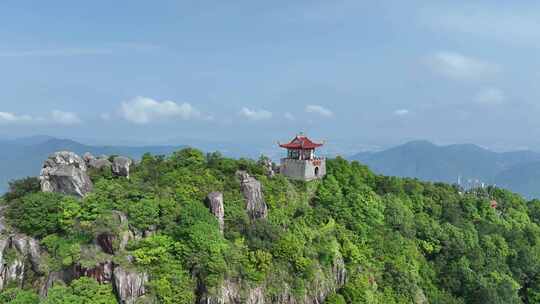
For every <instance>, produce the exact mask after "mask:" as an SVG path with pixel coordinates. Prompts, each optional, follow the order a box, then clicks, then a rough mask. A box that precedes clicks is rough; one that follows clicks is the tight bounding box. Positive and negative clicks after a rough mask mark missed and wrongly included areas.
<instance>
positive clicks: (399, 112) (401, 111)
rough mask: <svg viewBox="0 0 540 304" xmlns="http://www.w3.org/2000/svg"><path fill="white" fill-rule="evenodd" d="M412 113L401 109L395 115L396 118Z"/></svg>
mask: <svg viewBox="0 0 540 304" xmlns="http://www.w3.org/2000/svg"><path fill="white" fill-rule="evenodd" d="M410 113H411V112H410V111H409V110H407V109H399V110H395V111H394V115H396V116H406V115H409V114H410Z"/></svg>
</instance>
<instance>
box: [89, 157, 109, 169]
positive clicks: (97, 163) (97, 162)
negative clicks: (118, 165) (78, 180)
mask: <svg viewBox="0 0 540 304" xmlns="http://www.w3.org/2000/svg"><path fill="white" fill-rule="evenodd" d="M111 166H112V163H111V162H110V161H109V160H108V159H106V158H96V159H92V160H90V162H88V168H93V169H97V170H101V169H104V168H111Z"/></svg>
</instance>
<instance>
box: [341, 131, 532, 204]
mask: <svg viewBox="0 0 540 304" xmlns="http://www.w3.org/2000/svg"><path fill="white" fill-rule="evenodd" d="M349 159H351V160H357V161H360V162H362V163H364V164H366V165H368V166H369V167H370V168H371V169H372V170H374V171H375V172H377V173H379V174H384V175H391V176H400V177H413V178H419V179H421V180H426V181H434V182H446V183H456V182H458V180H461V181H466V182H465V184H462V185H464V186H466V187H469V186H473V185H466V184H467V181H469V180H470V181H473V184H474V186H479V185H482V183H483V184H494V185H498V186H501V187H504V188H507V189H509V190H512V191H516V192H518V193H520V194H522V195H524V196H526V197H540V191H539V190H536V189H540V178H539V179H534V178H533V177H535V176H538V177H540V164H539V165H537V166H534V165H533V164H536V163H537V162H540V153H538V152H534V151H530V150H519V151H511V152H494V151H491V150H488V149H486V148H482V147H480V146H478V145H474V144H451V145H436V144H433V143H431V142H429V141H425V140H420V141H411V142H407V143H405V144H402V145H399V146H395V147H392V148H389V149H386V150H383V151H378V152H361V153H357V154H355V155H353V156H351V157H349ZM516 171H517V172H528V173H527V175H524V174H517V173H516ZM523 185H528V186H523Z"/></svg>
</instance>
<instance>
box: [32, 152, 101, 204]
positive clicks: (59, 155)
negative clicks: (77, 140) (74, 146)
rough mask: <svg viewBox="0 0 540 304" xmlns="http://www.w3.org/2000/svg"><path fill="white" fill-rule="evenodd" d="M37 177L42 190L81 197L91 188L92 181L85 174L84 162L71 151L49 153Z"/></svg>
mask: <svg viewBox="0 0 540 304" xmlns="http://www.w3.org/2000/svg"><path fill="white" fill-rule="evenodd" d="M39 179H40V181H41V191H43V192H59V193H64V194H68V195H75V196H78V197H83V196H84V195H86V194H87V193H88V192H90V191H91V190H92V181H91V180H90V178H89V177H88V175H87V174H86V164H85V162H84V161H83V160H82V159H81V158H80V157H79V156H78V155H77V154H75V153H73V152H67V151H62V152H56V153H53V154H51V155H50V156H49V158H48V159H47V160H46V161H45V163H44V164H43V168H42V169H41V174H40V176H39Z"/></svg>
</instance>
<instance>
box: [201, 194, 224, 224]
mask: <svg viewBox="0 0 540 304" xmlns="http://www.w3.org/2000/svg"><path fill="white" fill-rule="evenodd" d="M206 204H207V205H208V208H210V212H212V214H213V215H214V216H215V217H216V218H217V220H218V223H219V230H220V231H221V233H223V229H224V227H225V222H224V219H223V218H224V216H225V209H224V208H223V193H221V192H211V193H210V194H208V196H207V197H206Z"/></svg>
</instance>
